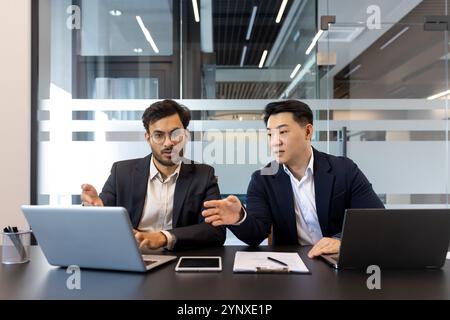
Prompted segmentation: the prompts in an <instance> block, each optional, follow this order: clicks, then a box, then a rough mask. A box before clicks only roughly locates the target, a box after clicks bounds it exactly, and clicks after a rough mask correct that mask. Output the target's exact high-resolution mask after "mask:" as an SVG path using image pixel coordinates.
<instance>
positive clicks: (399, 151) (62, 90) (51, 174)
mask: <svg viewBox="0 0 450 320" xmlns="http://www.w3.org/2000/svg"><path fill="white" fill-rule="evenodd" d="M10 2H12V1H10ZM29 2H31V1H29ZM19 3H21V4H22V5H23V6H26V9H27V10H28V12H29V14H30V17H28V18H29V21H28V20H27V21H25V19H23V20H22V25H21V26H22V28H23V29H25V30H26V27H30V30H32V31H29V34H28V38H27V39H28V40H29V41H30V43H31V40H32V46H31V44H30V47H32V48H31V49H32V52H33V55H32V57H31V56H30V59H32V60H31V61H32V62H31V66H29V68H30V74H31V75H32V81H31V88H29V87H27V86H24V87H22V89H23V90H20V91H16V92H15V94H16V95H19V96H20V95H26V96H27V95H28V94H29V92H31V98H30V99H31V104H32V107H31V109H30V110H25V109H21V110H22V111H23V112H24V113H25V114H26V115H27V116H28V117H30V119H31V120H29V119H28V118H21V119H20V120H19V121H18V122H16V123H20V124H21V125H22V128H23V130H24V132H27V133H28V134H29V137H30V138H29V139H30V141H28V142H27V143H28V146H31V150H30V151H28V150H26V151H24V150H21V152H19V153H18V158H20V159H19V160H18V161H23V160H22V157H21V155H25V158H26V157H29V159H30V163H31V166H28V164H27V168H26V169H27V170H29V171H27V174H28V175H29V177H30V178H29V179H30V180H29V181H25V180H26V178H27V176H23V177H24V181H25V182H24V185H26V187H28V188H29V189H28V190H22V192H24V191H25V193H26V192H28V191H29V190H31V193H30V196H29V199H24V198H23V196H22V198H21V199H24V200H22V202H24V203H25V202H27V201H26V200H28V202H31V203H36V204H76V203H79V201H80V199H79V192H80V185H81V184H82V183H84V182H90V183H92V184H94V185H95V186H96V187H97V189H99V190H100V189H101V188H102V186H103V183H104V182H105V180H106V178H107V177H108V175H109V169H110V168H111V165H112V163H113V162H115V161H118V160H122V159H129V158H136V157H142V156H145V155H146V154H148V152H149V148H148V146H147V144H146V143H145V141H144V139H143V134H144V129H143V126H142V123H141V120H140V118H141V115H142V112H143V110H144V109H145V108H146V107H148V106H149V105H150V104H151V103H152V102H154V101H156V100H160V99H164V98H171V99H176V100H177V101H179V102H181V103H182V104H184V105H186V106H187V107H189V108H190V109H191V110H192V114H193V120H192V122H191V124H190V127H189V129H190V131H191V142H190V143H189V147H188V155H189V156H190V157H191V158H193V159H194V160H198V161H202V162H205V163H209V164H211V165H213V166H214V167H215V169H216V174H217V176H218V177H219V185H220V188H221V192H222V194H223V195H227V194H230V193H233V194H238V195H239V196H240V197H241V198H242V199H243V200H244V201H245V193H246V188H247V185H248V182H249V179H250V175H251V173H252V172H253V171H254V170H257V169H258V168H260V167H261V166H262V165H263V164H264V163H265V162H267V161H269V160H270V155H269V154H268V150H267V144H266V140H265V134H264V124H263V122H262V120H261V114H262V109H263V108H264V106H265V104H267V103H268V102H270V101H273V100H277V99H287V98H289V99H301V100H302V101H305V102H307V103H308V104H309V105H310V106H311V108H312V109H313V112H314V115H315V130H316V133H315V135H314V140H313V145H314V147H315V148H317V149H318V150H320V151H324V152H328V153H332V154H334V155H345V156H348V157H350V158H351V159H353V160H354V161H355V162H356V163H357V164H358V165H359V166H360V168H361V169H362V170H363V171H364V173H365V174H366V175H367V177H368V178H369V180H370V181H371V182H372V184H373V186H374V189H375V191H376V192H377V194H378V195H379V196H380V198H381V199H382V201H383V202H384V203H385V204H386V206H387V207H391V208H407V207H417V208H423V207H448V206H449V202H450V198H449V187H450V173H449V167H450V163H449V157H450V150H449V137H450V135H449V124H450V123H449V116H450V114H449V108H448V98H449V95H450V91H449V89H450V88H449V83H448V71H449V59H450V53H449V41H450V40H449V38H448V30H447V29H448V28H450V21H448V20H446V19H445V17H443V16H446V15H447V14H448V11H447V10H448V9H447V7H448V1H446V0H423V1H420V0H402V1H389V0H159V1H145V0H35V1H32V5H31V4H29V3H28V1H19ZM14 6H16V7H17V8H16V7H13V10H14V8H15V10H16V11H17V13H18V12H19V8H18V6H19V4H15V5H14ZM3 14H4V13H2V16H3ZM31 17H32V18H33V19H31ZM30 21H32V25H31V26H29V25H27V24H26V23H28V24H30V23H31V22H30ZM2 29H3V28H2ZM1 32H2V34H3V33H4V35H5V37H6V39H10V40H11V41H18V40H15V38H16V36H15V32H14V30H13V29H12V30H2V31H1ZM21 41H23V40H21ZM21 44H24V43H23V42H21ZM5 49H7V48H5V45H3V49H2V51H4V50H5ZM13 49H14V48H13ZM13 49H12V50H13ZM3 54H4V53H3V52H2V55H3ZM2 57H3V56H2ZM14 57H15V56H14V55H13V54H12V53H11V54H10V58H11V59H12V60H14ZM0 60H4V58H2V59H0ZM2 63H5V67H6V68H8V66H7V65H6V64H7V62H5V61H2ZM24 63H25V62H24ZM26 63H29V62H28V61H26ZM10 68H11V67H10ZM10 73H11V74H12V72H10ZM12 76H13V74H12ZM6 78H9V77H8V76H6ZM27 81H29V80H27ZM3 82H5V83H7V82H8V81H7V80H5V79H2V83H3ZM25 89H28V90H30V91H27V92H22V91H26V90H25ZM2 90H5V89H4V87H3V86H2ZM6 94H10V95H14V93H11V92H6ZM17 98H18V97H13V98H11V99H17ZM11 101H15V100H11ZM13 108H14V105H5V106H2V111H3V112H4V114H5V115H6V114H7V113H8V112H9V110H10V109H13ZM28 108H29V105H28ZM14 117H16V116H14ZM7 118H8V117H7ZM3 121H4V122H5V123H6V122H8V121H9V120H8V119H3V120H2V123H3ZM15 121H16V120H15ZM261 132H262V133H263V134H262V135H261V134H260V133H261ZM4 135H6V136H4ZM9 135H11V134H9ZM2 136H3V137H2V138H1V139H10V138H13V137H11V136H10V137H8V132H7V131H6V130H5V132H4V133H3V134H2ZM26 138H28V136H26ZM26 159H27V158H26ZM15 161H16V160H14V159H11V160H10V166H14V163H15ZM21 165H22V167H23V168H25V166H24V165H23V164H21ZM2 170H5V174H6V173H8V172H9V171H8V170H9V169H7V168H3V169H2ZM13 172H14V171H13ZM21 172H22V171H21ZM8 174H10V173H8ZM3 187H4V186H3ZM26 194H27V193H26ZM27 195H28V194H27ZM10 210H16V211H18V210H17V208H16V207H14V208H13V209H10ZM8 214H10V213H3V217H5V216H6V215H8ZM2 219H3V220H5V218H2ZM228 241H229V242H228V243H237V242H236V241H235V239H233V238H232V237H230V238H229V240H228Z"/></svg>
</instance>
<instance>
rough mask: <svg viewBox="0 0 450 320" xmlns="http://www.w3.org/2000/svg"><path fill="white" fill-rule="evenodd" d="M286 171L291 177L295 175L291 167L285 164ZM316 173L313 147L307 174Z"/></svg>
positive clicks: (308, 175) (307, 175)
mask: <svg viewBox="0 0 450 320" xmlns="http://www.w3.org/2000/svg"><path fill="white" fill-rule="evenodd" d="M283 169H284V172H286V173H287V174H288V176H290V177H294V175H293V174H292V173H291V171H290V170H289V168H288V167H287V166H286V165H284V164H283ZM313 175H314V150H313V149H312V147H311V158H310V159H309V162H308V166H307V167H306V171H305V176H306V177H310V176H313Z"/></svg>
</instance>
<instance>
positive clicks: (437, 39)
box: [334, 0, 449, 99]
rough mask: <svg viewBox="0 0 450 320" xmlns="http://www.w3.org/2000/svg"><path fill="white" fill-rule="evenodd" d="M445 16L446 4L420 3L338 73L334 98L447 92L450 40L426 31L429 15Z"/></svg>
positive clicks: (420, 96)
mask: <svg viewBox="0 0 450 320" xmlns="http://www.w3.org/2000/svg"><path fill="white" fill-rule="evenodd" d="M445 12H446V1H443V0H424V1H422V2H421V3H419V4H418V5H417V6H416V7H415V8H414V9H413V10H411V11H410V12H409V13H408V14H407V15H405V16H404V17H403V18H402V19H401V20H400V21H398V22H397V23H395V24H392V26H391V28H390V29H389V30H388V31H387V32H385V33H384V34H383V35H382V36H381V37H380V38H378V40H376V41H375V42H373V43H372V44H371V45H370V46H369V47H368V48H367V49H366V50H364V51H363V52H362V53H361V54H360V55H359V56H358V57H356V58H355V59H354V60H353V61H352V62H351V63H349V64H348V65H346V66H345V67H344V68H343V69H342V70H341V71H339V72H338V73H337V74H336V76H335V77H334V97H335V98H338V99H339V98H353V99H358V98H374V99H375V98H384V99H400V98H409V99H423V98H426V97H428V96H430V95H433V94H435V93H438V92H442V91H445V90H447V89H448V88H447V86H446V78H447V74H448V71H449V69H448V67H449V66H448V59H449V56H448V55H447V54H448V52H449V44H448V39H446V38H445V32H444V31H433V32H431V31H424V28H423V23H424V21H425V17H426V16H435V15H445ZM352 70H354V71H353V72H352Z"/></svg>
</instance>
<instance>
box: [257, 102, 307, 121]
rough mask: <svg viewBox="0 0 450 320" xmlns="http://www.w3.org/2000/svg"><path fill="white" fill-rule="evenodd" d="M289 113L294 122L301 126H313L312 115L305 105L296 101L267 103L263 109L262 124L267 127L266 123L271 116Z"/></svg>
mask: <svg viewBox="0 0 450 320" xmlns="http://www.w3.org/2000/svg"><path fill="white" fill-rule="evenodd" d="M281 112H291V113H292V116H293V117H294V120H295V121H296V122H297V123H298V124H300V125H301V126H304V125H307V124H308V123H310V124H313V113H312V111H311V109H310V108H309V106H308V105H307V104H306V103H303V102H300V101H298V100H284V101H276V102H271V103H269V104H268V105H267V106H266V108H265V109H264V123H265V124H266V125H267V121H268V120H269V117H270V116H271V115H274V114H277V113H281Z"/></svg>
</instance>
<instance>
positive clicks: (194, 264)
mask: <svg viewBox="0 0 450 320" xmlns="http://www.w3.org/2000/svg"><path fill="white" fill-rule="evenodd" d="M175 271H188V272H189V271H191V272H201V271H222V258H221V257H211V256H202V257H181V258H180V259H179V260H178V263H177V266H176V267H175Z"/></svg>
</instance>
